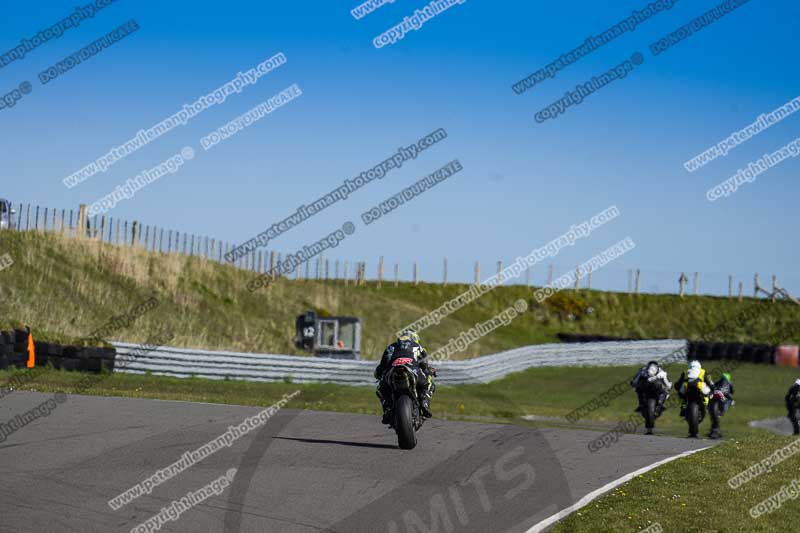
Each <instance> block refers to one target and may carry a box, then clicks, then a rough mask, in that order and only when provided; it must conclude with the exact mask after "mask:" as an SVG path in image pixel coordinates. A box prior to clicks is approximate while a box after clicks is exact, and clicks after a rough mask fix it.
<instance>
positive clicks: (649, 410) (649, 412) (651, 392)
mask: <svg viewBox="0 0 800 533" xmlns="http://www.w3.org/2000/svg"><path fill="white" fill-rule="evenodd" d="M643 392H644V406H643V409H642V411H641V413H642V417H643V418H644V427H645V434H646V435H652V434H653V428H654V427H655V425H656V418H658V417H659V416H661V412H662V411H663V410H664V404H665V403H666V401H667V398H669V394H668V393H667V392H666V391H664V387H663V386H662V385H661V384H660V382H658V381H656V380H655V379H651V380H648V382H647V383H646V384H645V385H644V391H643ZM662 396H663V397H664V401H663V403H659V398H661V397H662Z"/></svg>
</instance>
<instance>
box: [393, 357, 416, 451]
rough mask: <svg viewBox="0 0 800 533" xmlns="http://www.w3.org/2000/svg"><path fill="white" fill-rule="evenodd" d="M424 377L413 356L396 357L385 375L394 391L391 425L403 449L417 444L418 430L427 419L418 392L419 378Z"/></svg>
mask: <svg viewBox="0 0 800 533" xmlns="http://www.w3.org/2000/svg"><path fill="white" fill-rule="evenodd" d="M422 377H424V376H422V370H421V369H420V368H419V365H417V364H416V361H415V360H414V359H413V358H412V357H398V358H396V359H394V360H393V361H392V366H391V368H390V369H389V370H388V372H387V373H386V376H385V377H384V379H385V380H386V383H387V384H388V385H389V387H390V388H391V391H392V413H393V417H392V422H391V423H390V426H389V427H391V428H394V431H395V433H397V444H398V446H399V447H400V448H401V449H403V450H411V449H413V448H414V447H415V446H416V445H417V431H419V429H420V428H421V427H422V424H423V422H424V421H425V417H423V416H422V413H421V412H420V398H419V395H418V393H417V380H418V379H421V378H422Z"/></svg>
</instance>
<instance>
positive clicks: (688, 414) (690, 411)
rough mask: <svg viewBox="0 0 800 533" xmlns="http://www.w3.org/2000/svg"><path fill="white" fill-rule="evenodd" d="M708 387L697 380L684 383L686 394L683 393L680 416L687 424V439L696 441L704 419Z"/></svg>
mask: <svg viewBox="0 0 800 533" xmlns="http://www.w3.org/2000/svg"><path fill="white" fill-rule="evenodd" d="M710 392H711V391H710V389H709V387H708V385H706V384H705V383H704V382H703V381H701V380H699V379H689V380H687V381H686V392H684V393H683V395H682V398H683V400H684V402H685V403H684V405H685V407H684V410H683V411H682V412H681V415H682V416H683V417H684V418H685V419H686V422H687V423H688V424H689V437H691V438H693V439H696V438H697V434H698V432H699V431H700V424H701V423H702V422H703V420H704V419H705V417H706V405H708V395H709V393H710Z"/></svg>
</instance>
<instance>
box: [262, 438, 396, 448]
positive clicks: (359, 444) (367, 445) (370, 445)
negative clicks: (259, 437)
mask: <svg viewBox="0 0 800 533" xmlns="http://www.w3.org/2000/svg"><path fill="white" fill-rule="evenodd" d="M273 438H274V439H281V440H293V441H297V442H308V443H311V444H339V445H341V446H356V447H359V448H385V449H389V450H397V449H398V448H397V446H395V445H394V444H374V443H371V442H349V441H346V440H327V439H301V438H296V437H273Z"/></svg>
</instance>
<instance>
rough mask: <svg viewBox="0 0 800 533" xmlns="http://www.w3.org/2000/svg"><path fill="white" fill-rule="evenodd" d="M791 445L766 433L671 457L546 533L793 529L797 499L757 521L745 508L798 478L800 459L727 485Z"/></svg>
mask: <svg viewBox="0 0 800 533" xmlns="http://www.w3.org/2000/svg"><path fill="white" fill-rule="evenodd" d="M793 440H794V439H792V438H789V437H778V436H775V435H769V434H766V433H763V434H758V435H751V436H748V437H745V438H742V439H734V440H729V441H727V442H724V443H723V444H721V445H720V446H718V447H714V448H712V449H710V450H705V451H702V452H699V453H696V454H694V455H691V456H689V457H685V458H682V459H678V460H675V461H673V462H671V463H668V464H666V465H662V466H660V467H658V468H656V469H655V470H652V471H650V472H648V473H646V474H644V475H641V476H637V477H635V478H634V479H633V480H631V481H630V482H628V483H626V484H624V485H622V486H620V487H619V488H617V489H615V490H613V491H611V492H609V493H608V494H606V495H604V496H602V497H600V498H599V499H597V500H595V501H594V502H592V503H590V504H589V505H588V506H586V507H584V508H583V509H580V510H578V511H577V512H575V513H574V514H572V515H571V516H569V517H567V518H566V519H564V520H563V521H561V522H560V523H559V524H558V525H557V526H556V527H555V528H554V529H553V531H554V532H555V533H572V532H606V531H618V532H638V531H641V530H642V529H644V528H646V527H648V526H651V525H653V524H656V523H657V524H660V525H661V527H662V531H667V532H671V531H689V532H703V533H711V532H738V531H748V532H750V531H752V532H764V533H772V532H775V531H792V530H794V531H797V529H796V528H797V523H798V521H800V503H799V502H797V501H796V500H789V501H787V502H785V503H784V504H783V506H782V507H780V508H779V509H777V510H775V511H774V512H772V513H770V514H766V515H763V516H760V517H759V518H752V517H751V516H750V514H749V510H750V508H752V507H753V506H755V505H757V504H759V503H760V502H762V501H763V500H766V499H767V498H769V497H770V496H772V495H773V494H775V493H777V492H779V491H780V490H781V488H782V486H784V485H787V484H789V483H791V482H792V480H793V479H795V478H800V455H795V456H793V457H791V458H789V459H787V460H786V461H784V462H783V463H780V464H779V465H777V466H775V467H773V468H772V469H771V470H770V471H769V472H767V473H765V474H762V475H761V476H759V477H757V478H755V479H753V480H751V481H749V482H748V483H746V484H744V485H743V486H740V487H739V488H737V489H735V490H734V489H731V488H730V487H729V486H728V479H730V478H731V477H733V476H735V475H736V474H738V473H739V472H742V471H743V470H746V469H747V468H749V467H750V466H751V465H753V464H754V463H757V462H759V461H761V460H763V459H765V458H766V457H767V456H769V455H770V454H771V453H773V452H774V451H776V450H778V449H779V448H783V447H784V446H786V445H788V444H790V443H791V442H793ZM792 524H795V525H794V526H793V525H792Z"/></svg>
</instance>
